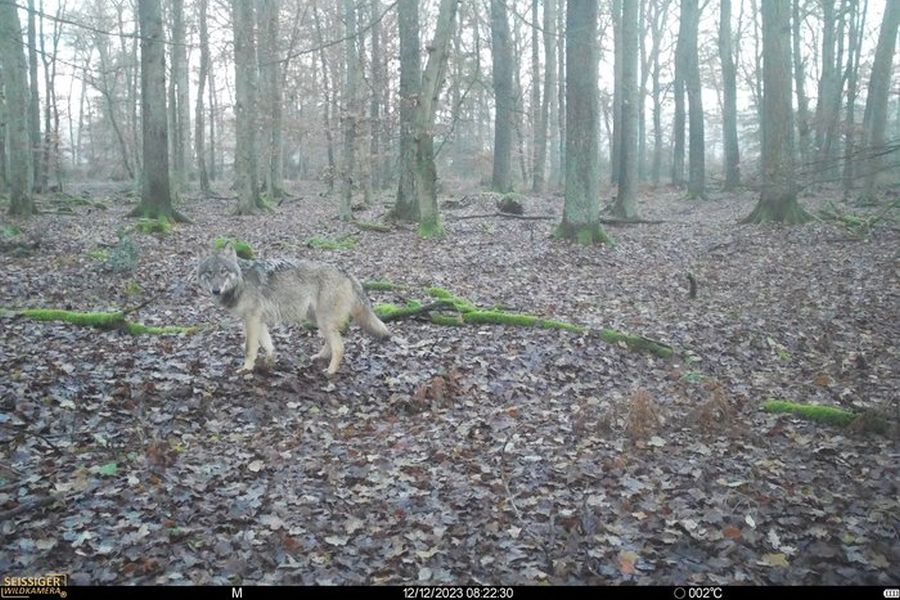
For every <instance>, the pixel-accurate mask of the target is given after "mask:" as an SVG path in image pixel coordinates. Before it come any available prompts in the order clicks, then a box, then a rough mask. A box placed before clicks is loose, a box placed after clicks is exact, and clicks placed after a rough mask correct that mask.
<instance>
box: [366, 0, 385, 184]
mask: <svg viewBox="0 0 900 600" xmlns="http://www.w3.org/2000/svg"><path fill="white" fill-rule="evenodd" d="M380 16H381V0H370V3H369V18H370V20H371V22H372V62H371V65H370V75H369V78H370V79H371V83H372V98H371V100H370V101H369V121H370V127H371V132H372V133H371V143H370V145H369V154H370V156H371V157H372V163H373V165H372V185H373V186H374V187H375V189H379V190H380V189H381V188H383V187H384V182H385V180H386V179H387V165H386V163H385V161H384V159H383V154H384V151H383V150H382V139H381V138H382V129H383V127H384V122H383V121H382V114H381V113H382V106H381V102H382V100H383V99H384V93H385V90H386V89H387V84H388V82H387V75H386V74H385V72H384V71H385V69H384V56H383V55H382V49H381V46H382V41H381V36H382V33H381V22H380V21H379V20H378V19H379V17H380Z"/></svg>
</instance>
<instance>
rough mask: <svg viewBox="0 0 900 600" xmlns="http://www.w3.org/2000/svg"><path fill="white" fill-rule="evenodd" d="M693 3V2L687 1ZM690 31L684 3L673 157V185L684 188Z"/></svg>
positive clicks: (677, 47) (677, 53)
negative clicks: (685, 104) (685, 94)
mask: <svg viewBox="0 0 900 600" xmlns="http://www.w3.org/2000/svg"><path fill="white" fill-rule="evenodd" d="M687 1H691V0H687ZM689 30H690V25H689V23H688V19H686V18H685V8H684V3H682V4H681V18H680V20H679V25H678V41H677V42H676V44H675V83H674V90H675V133H674V135H673V138H674V148H673V156H672V184H673V185H676V186H679V187H680V186H683V185H684V183H685V181H684V126H685V117H686V116H687V114H686V111H685V106H684V79H685V76H686V75H687V68H688V66H687V63H688V57H687V50H688V42H687V36H688V31H689Z"/></svg>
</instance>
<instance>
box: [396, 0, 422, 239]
mask: <svg viewBox="0 0 900 600" xmlns="http://www.w3.org/2000/svg"><path fill="white" fill-rule="evenodd" d="M398 11H399V12H398V27H399V32H400V183H399V186H398V189H397V200H396V202H395V204H394V208H393V210H392V211H391V215H392V217H393V218H395V219H398V220H401V221H413V222H417V221H419V198H418V190H417V189H416V137H415V136H416V131H415V129H416V107H417V105H418V103H419V96H420V94H421V91H422V68H421V59H420V49H419V3H418V0H399V2H398Z"/></svg>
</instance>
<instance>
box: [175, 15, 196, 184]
mask: <svg viewBox="0 0 900 600" xmlns="http://www.w3.org/2000/svg"><path fill="white" fill-rule="evenodd" d="M172 79H173V81H174V83H175V130H174V134H175V135H174V137H175V140H174V143H175V168H174V169H173V171H174V173H175V176H176V180H177V182H178V185H179V187H183V186H184V185H185V184H186V183H187V181H188V176H189V165H190V157H191V104H190V95H189V90H188V87H189V82H188V59H187V43H186V35H185V24H184V0H172Z"/></svg>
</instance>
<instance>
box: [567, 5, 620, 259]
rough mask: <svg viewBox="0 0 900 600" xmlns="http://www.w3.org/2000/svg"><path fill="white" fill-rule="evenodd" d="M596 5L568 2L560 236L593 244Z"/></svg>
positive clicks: (597, 229) (598, 235)
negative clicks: (564, 146) (564, 154)
mask: <svg viewBox="0 0 900 600" xmlns="http://www.w3.org/2000/svg"><path fill="white" fill-rule="evenodd" d="M597 70H598V51H597V3H596V2H595V0H567V1H566V159H565V169H566V199H565V205H564V207H563V220H562V223H560V225H559V227H558V228H557V236H559V237H561V238H564V239H567V240H573V241H576V242H578V243H579V244H584V245H590V244H594V243H603V242H607V241H608V240H609V238H608V237H607V235H606V232H604V231H603V227H602V226H601V225H600V174H599V173H598V171H597V163H598V160H599V152H600V149H599V139H598V137H599V132H598V125H599V121H598V119H599V115H598V105H597V75H598V73H597Z"/></svg>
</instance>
